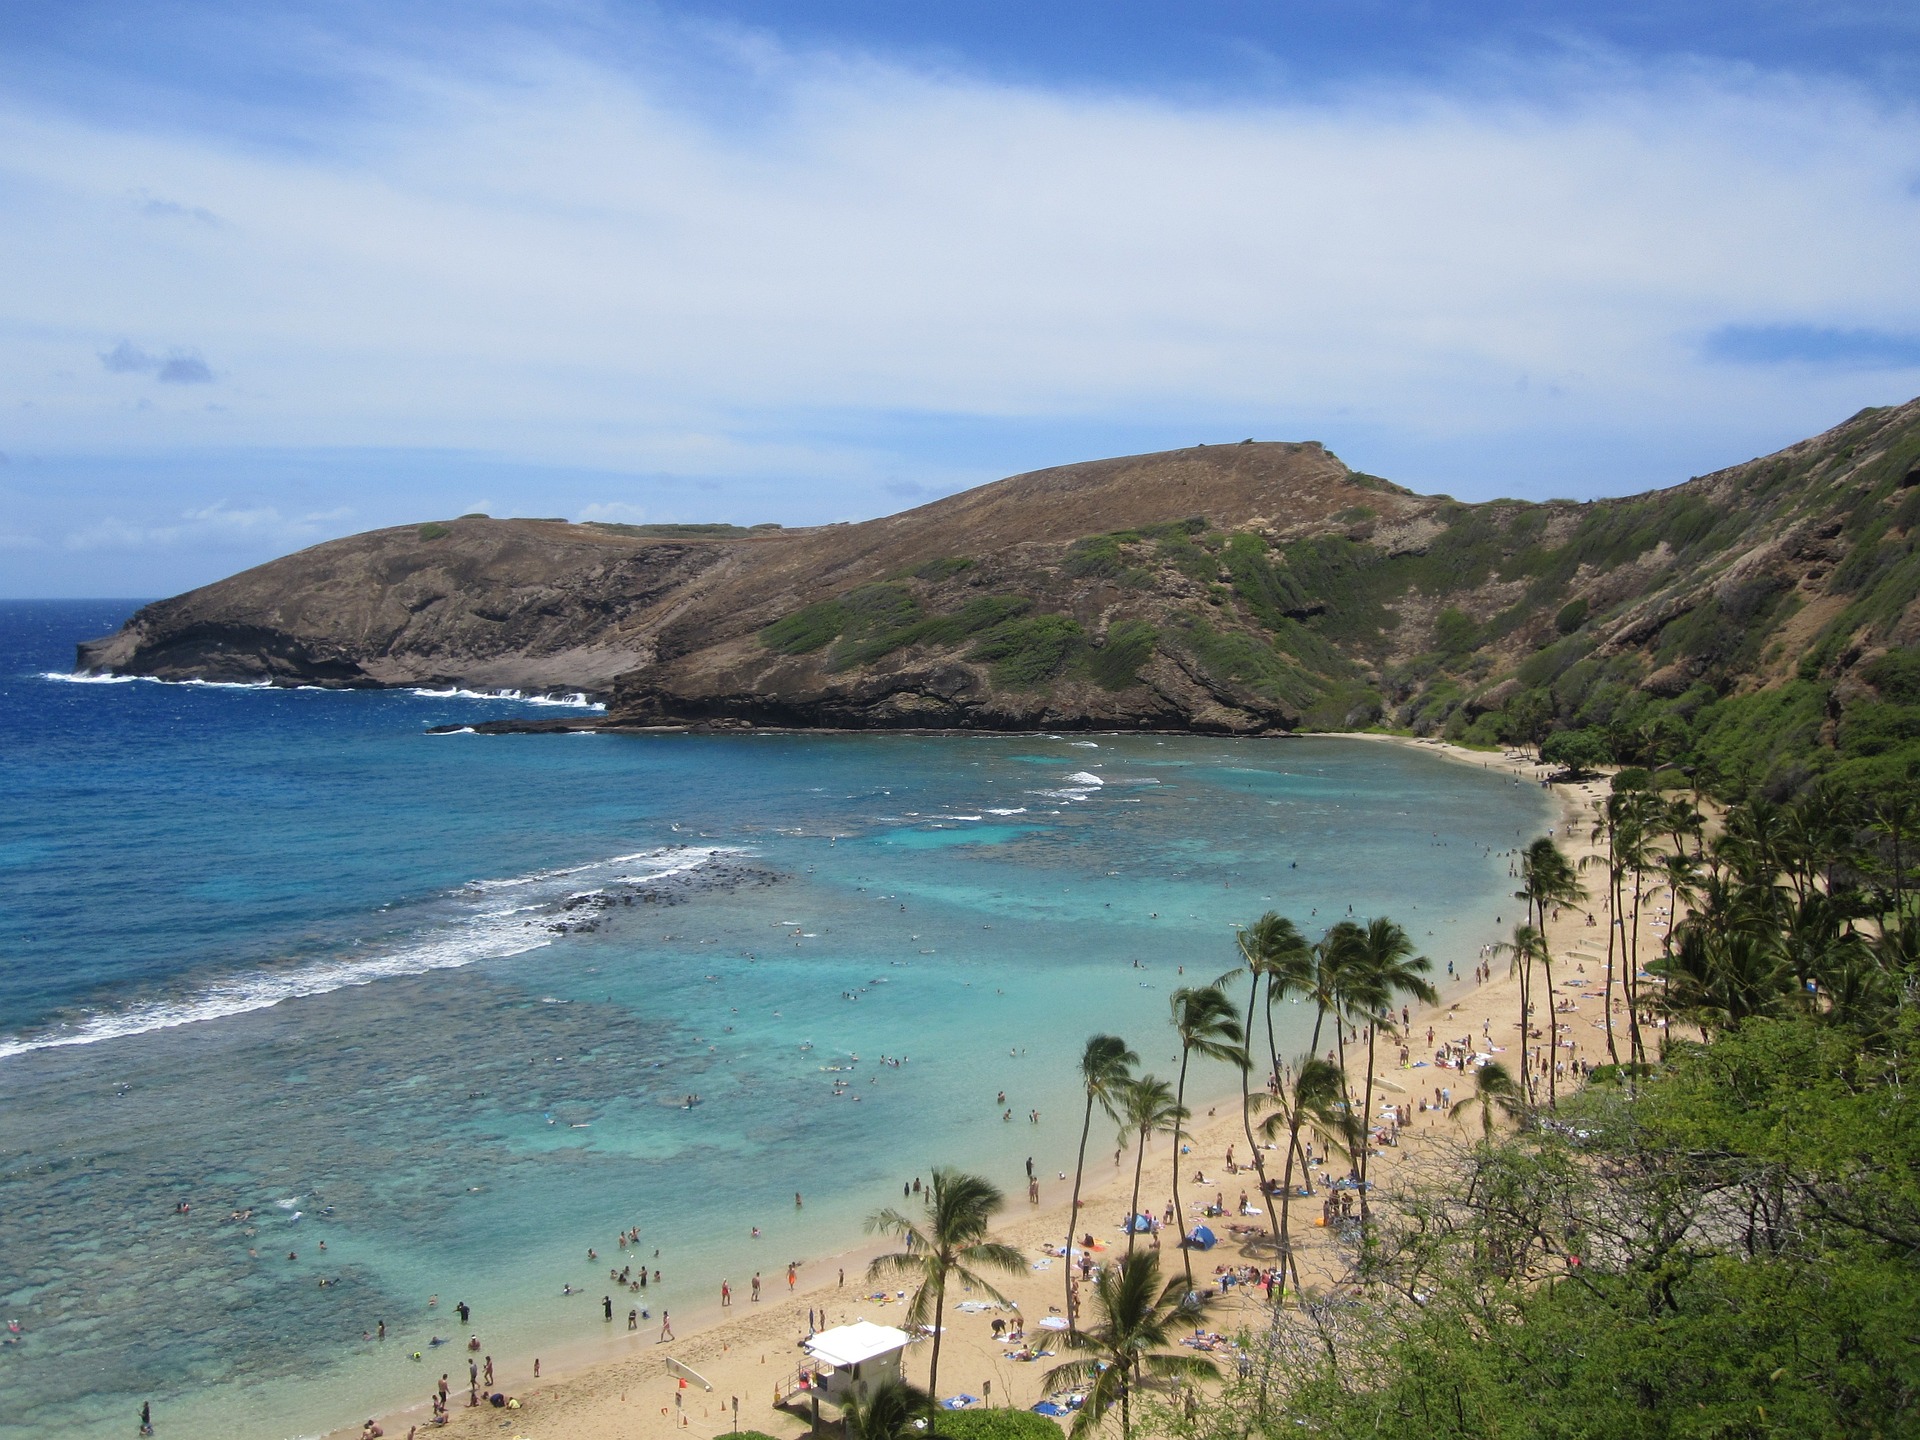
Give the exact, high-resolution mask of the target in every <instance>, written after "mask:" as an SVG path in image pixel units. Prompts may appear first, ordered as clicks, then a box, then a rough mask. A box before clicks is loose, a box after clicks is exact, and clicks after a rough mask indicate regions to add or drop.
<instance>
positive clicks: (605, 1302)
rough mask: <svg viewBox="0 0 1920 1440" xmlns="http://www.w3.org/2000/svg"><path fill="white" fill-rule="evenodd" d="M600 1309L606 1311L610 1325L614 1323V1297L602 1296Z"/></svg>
mask: <svg viewBox="0 0 1920 1440" xmlns="http://www.w3.org/2000/svg"><path fill="white" fill-rule="evenodd" d="M600 1308H601V1309H602V1310H604V1311H605V1312H606V1316H607V1321H608V1323H612V1321H613V1296H611V1295H602V1296H601V1297H600Z"/></svg>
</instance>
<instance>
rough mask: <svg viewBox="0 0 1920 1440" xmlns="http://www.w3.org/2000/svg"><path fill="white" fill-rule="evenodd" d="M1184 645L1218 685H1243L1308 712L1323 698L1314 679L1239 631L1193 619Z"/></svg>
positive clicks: (1183, 642)
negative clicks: (1315, 701) (1316, 701)
mask: <svg viewBox="0 0 1920 1440" xmlns="http://www.w3.org/2000/svg"><path fill="white" fill-rule="evenodd" d="M1180 640H1181V643H1182V644H1183V645H1184V646H1185V647H1186V650H1187V652H1188V653H1189V654H1191V655H1192V656H1193V658H1194V659H1195V661H1197V662H1198V663H1199V665H1200V666H1201V668H1202V669H1204V670H1205V671H1206V672H1207V674H1208V675H1209V677H1211V678H1212V679H1213V680H1214V681H1215V683H1218V684H1227V685H1239V686H1243V687H1244V688H1246V689H1248V690H1251V691H1252V692H1253V693H1254V694H1256V695H1261V696H1264V697H1266V698H1267V699H1269V700H1277V701H1279V702H1280V703H1281V704H1284V705H1291V706H1293V707H1295V708H1296V709H1305V708H1306V707H1307V706H1308V705H1310V704H1312V703H1313V701H1314V700H1315V699H1317V698H1318V697H1319V694H1320V687H1319V686H1318V685H1317V684H1316V683H1315V682H1314V678H1313V677H1312V676H1311V675H1309V674H1308V673H1307V672H1306V671H1305V670H1303V669H1301V668H1300V666H1298V665H1296V664H1295V663H1294V662H1293V661H1292V660H1291V659H1289V658H1288V657H1287V656H1285V655H1283V654H1281V653H1280V651H1278V650H1276V649H1275V648H1274V647H1273V646H1271V645H1268V644H1263V643H1262V642H1261V641H1259V640H1256V639H1255V638H1254V637H1253V636H1251V635H1248V634H1246V633H1245V632H1243V631H1239V630H1216V629H1214V627H1213V626H1211V625H1209V624H1207V622H1206V621H1204V620H1189V621H1188V622H1187V623H1186V625H1185V628H1184V629H1183V630H1182V632H1181V634H1180Z"/></svg>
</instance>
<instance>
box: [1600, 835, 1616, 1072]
mask: <svg viewBox="0 0 1920 1440" xmlns="http://www.w3.org/2000/svg"><path fill="white" fill-rule="evenodd" d="M1618 901H1619V886H1618V885H1616V884H1615V883H1614V876H1613V832H1612V831H1611V830H1609V831H1608V832H1607V993H1606V998H1605V1001H1604V1003H1603V1004H1602V1006H1601V1015H1602V1018H1603V1019H1605V1020H1606V1022H1607V1060H1608V1062H1609V1063H1610V1064H1614V1065H1618V1064H1619V1063H1620V1047H1619V1046H1618V1045H1616V1044H1615V1043H1614V1039H1613V922H1614V921H1615V920H1616V919H1617V918H1618V916H1619V911H1620V906H1619V904H1618Z"/></svg>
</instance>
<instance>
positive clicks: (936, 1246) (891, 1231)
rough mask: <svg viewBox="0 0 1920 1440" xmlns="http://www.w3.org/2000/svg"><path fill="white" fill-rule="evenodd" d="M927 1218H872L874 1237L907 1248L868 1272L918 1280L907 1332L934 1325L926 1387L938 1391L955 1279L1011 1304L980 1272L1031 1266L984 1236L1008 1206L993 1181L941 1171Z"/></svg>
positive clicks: (931, 1189)
mask: <svg viewBox="0 0 1920 1440" xmlns="http://www.w3.org/2000/svg"><path fill="white" fill-rule="evenodd" d="M925 1203H926V1217H925V1219H924V1220H923V1221H921V1222H915V1221H914V1220H913V1219H912V1218H911V1217H909V1216H907V1215H903V1214H901V1213H900V1212H899V1211H898V1210H895V1209H893V1208H891V1207H888V1208H887V1209H885V1210H876V1211H875V1212H874V1213H873V1214H871V1215H869V1216H868V1217H867V1231H868V1233H869V1234H875V1233H877V1234H881V1235H888V1236H891V1237H893V1238H894V1239H896V1240H900V1241H902V1242H904V1244H905V1246H906V1248H905V1249H904V1250H899V1251H896V1252H894V1253H893V1254H890V1255H880V1256H876V1257H875V1258H874V1261H873V1263H872V1264H870V1265H869V1266H867V1278H868V1279H870V1280H892V1279H908V1280H913V1281H916V1282H918V1286H919V1288H918V1289H916V1290H915V1291H914V1295H913V1300H912V1301H911V1303H909V1304H908V1306H907V1314H906V1323H907V1324H908V1325H909V1326H923V1325H926V1324H928V1323H929V1322H931V1324H932V1326H933V1354H932V1356H931V1358H930V1359H929V1362H928V1365H927V1389H928V1391H930V1392H933V1393H936V1394H937V1393H938V1390H939V1385H940V1323H941V1319H942V1317H943V1316H944V1314H945V1311H946V1302H947V1280H948V1279H949V1278H950V1277H953V1276H957V1277H959V1279H960V1282H961V1283H962V1284H964V1285H969V1286H971V1287H973V1288H974V1289H976V1290H983V1291H985V1292H986V1293H987V1294H988V1295H990V1296H992V1297H993V1298H994V1299H995V1300H998V1301H999V1302H1000V1303H1001V1304H1003V1305H1004V1304H1007V1303H1008V1301H1007V1297H1006V1296H1004V1295H1002V1294H1001V1293H1000V1292H999V1291H998V1290H996V1289H994V1288H993V1286H992V1285H991V1284H989V1283H988V1281H987V1280H986V1278H985V1277H984V1276H983V1275H981V1274H980V1267H982V1266H984V1267H987V1268H990V1269H994V1270H1001V1271H1004V1272H1006V1273H1007V1274H1010V1275H1019V1274H1023V1273H1025V1271H1026V1268H1027V1267H1026V1261H1025V1260H1024V1259H1022V1258H1021V1255H1020V1252H1019V1251H1018V1250H1016V1249H1014V1248H1013V1247H1012V1246H1011V1245H1002V1244H1000V1243H999V1242H998V1241H995V1240H990V1239H988V1238H987V1224H988V1222H989V1221H990V1220H992V1219H993V1217H994V1214H995V1213H996V1212H997V1211H999V1209H1000V1208H1001V1207H1002V1206H1003V1205H1005V1204H1006V1203H1007V1197H1006V1196H1005V1195H1003V1194H1002V1193H1001V1192H1000V1189H999V1187H998V1186H996V1185H995V1184H994V1183H993V1182H992V1181H990V1180H983V1179H982V1178H981V1177H980V1176H978V1175H963V1174H961V1173H960V1172H959V1171H958V1170H948V1169H944V1168H936V1169H935V1170H934V1172H933V1182H932V1183H931V1184H930V1185H928V1186H927V1188H926V1195H925Z"/></svg>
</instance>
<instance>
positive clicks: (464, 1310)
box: [453, 1300, 473, 1329]
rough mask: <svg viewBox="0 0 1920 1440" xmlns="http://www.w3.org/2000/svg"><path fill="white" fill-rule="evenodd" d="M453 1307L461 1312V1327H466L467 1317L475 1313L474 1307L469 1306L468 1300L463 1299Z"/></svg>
mask: <svg viewBox="0 0 1920 1440" xmlns="http://www.w3.org/2000/svg"><path fill="white" fill-rule="evenodd" d="M453 1308H454V1309H455V1310H457V1311H459V1312H460V1325H461V1328H462V1329H464V1328H465V1327H466V1323H467V1317H468V1316H469V1315H471V1314H472V1313H473V1309H472V1307H471V1306H469V1305H468V1304H467V1302H466V1301H464V1300H462V1301H461V1302H460V1303H459V1304H458V1305H456V1306H454V1307H453Z"/></svg>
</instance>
